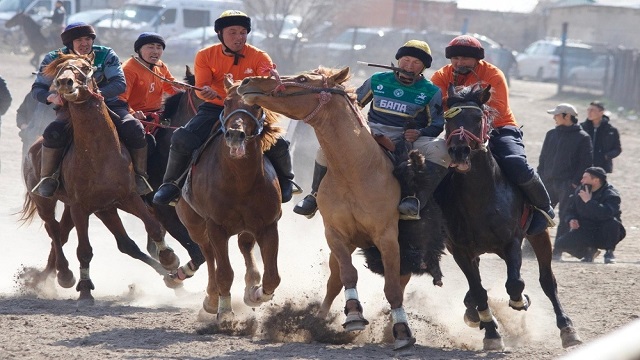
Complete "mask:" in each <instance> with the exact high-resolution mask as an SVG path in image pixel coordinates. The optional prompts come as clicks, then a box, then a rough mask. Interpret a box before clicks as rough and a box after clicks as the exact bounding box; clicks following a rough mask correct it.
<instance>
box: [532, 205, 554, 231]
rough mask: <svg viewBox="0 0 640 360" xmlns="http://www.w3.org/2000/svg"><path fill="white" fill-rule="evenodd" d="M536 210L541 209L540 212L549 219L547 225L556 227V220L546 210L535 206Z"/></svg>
mask: <svg viewBox="0 0 640 360" xmlns="http://www.w3.org/2000/svg"><path fill="white" fill-rule="evenodd" d="M533 209H534V210H536V211H539V212H540V213H542V216H544V218H545V219H547V227H554V226H556V222H555V221H553V219H552V218H551V216H549V214H547V212H546V211H544V210H542V209H540V208H539V207H535V206H534V207H533Z"/></svg>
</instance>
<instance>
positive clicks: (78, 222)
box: [70, 206, 95, 306]
mask: <svg viewBox="0 0 640 360" xmlns="http://www.w3.org/2000/svg"><path fill="white" fill-rule="evenodd" d="M70 211H71V218H72V219H73V223H74V224H75V226H76V233H77V235H78V249H77V250H76V254H77V256H78V261H79V262H80V281H78V285H77V286H76V291H79V292H80V297H79V298H78V306H85V305H93V304H94V302H95V301H94V299H93V295H91V290H94V289H95V287H94V286H93V282H92V281H91V277H90V275H89V264H90V263H91V259H92V258H93V249H92V248H91V243H89V214H88V213H86V212H85V211H84V210H83V209H82V208H81V207H80V206H72V207H71V208H70Z"/></svg>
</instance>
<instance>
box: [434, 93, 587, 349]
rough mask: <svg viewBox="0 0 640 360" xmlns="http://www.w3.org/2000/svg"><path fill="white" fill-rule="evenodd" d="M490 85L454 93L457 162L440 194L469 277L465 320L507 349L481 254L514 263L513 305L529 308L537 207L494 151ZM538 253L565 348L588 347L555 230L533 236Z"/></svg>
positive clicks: (451, 136) (492, 345)
mask: <svg viewBox="0 0 640 360" xmlns="http://www.w3.org/2000/svg"><path fill="white" fill-rule="evenodd" d="M489 97H490V87H487V88H485V89H483V88H482V87H481V86H479V85H474V86H472V87H466V88H463V89H460V90H458V91H456V90H454V88H453V85H450V86H449V89H448V100H447V105H448V107H449V110H448V111H447V112H446V113H445V120H446V121H445V131H446V132H445V134H446V142H447V147H448V152H449V155H450V156H451V159H452V163H451V165H450V166H451V169H452V171H450V174H449V175H448V176H449V178H445V180H443V182H442V183H441V184H440V187H439V189H438V191H437V194H438V196H439V203H440V206H441V208H442V211H443V215H444V218H445V222H446V232H447V237H448V241H447V249H448V250H449V252H450V253H451V254H452V255H453V258H454V260H455V262H456V263H457V264H458V266H459V267H460V269H461V270H462V272H463V273H464V275H465V277H466V278H467V281H468V283H469V290H468V292H467V293H466V296H465V298H464V304H465V307H466V311H465V314H464V319H465V322H466V323H467V324H468V325H469V326H475V327H478V326H479V328H480V329H481V330H482V329H484V330H485V336H484V340H483V343H484V349H485V350H501V349H503V348H504V343H503V341H502V337H501V335H500V333H499V332H498V329H497V327H498V324H497V320H496V319H495V317H494V316H493V315H492V312H491V309H490V308H489V305H488V303H487V291H486V290H485V289H484V288H483V287H482V284H481V280H480V271H479V263H480V257H479V256H480V255H481V254H483V253H494V254H497V255H498V256H499V257H500V258H502V259H503V260H504V261H505V263H506V265H507V282H506V284H505V287H506V290H507V293H508V294H509V306H510V307H511V308H513V309H515V310H527V309H528V308H529V306H530V304H531V301H530V299H529V297H528V296H527V295H524V296H523V291H524V287H525V284H524V281H523V280H522V278H521V277H520V267H521V265H522V252H521V245H522V241H523V238H524V237H525V235H526V234H525V230H524V229H523V228H524V226H525V224H526V221H527V217H528V214H529V216H530V211H534V210H532V208H531V207H530V206H528V205H527V203H526V201H525V198H524V194H522V193H521V191H520V190H519V189H518V188H517V187H516V185H514V184H513V183H512V182H510V181H508V180H507V178H506V177H505V176H504V174H503V173H502V171H501V169H500V167H499V166H498V164H497V162H496V160H495V159H494V157H493V155H492V154H491V150H490V149H489V147H488V140H489V132H490V130H491V116H492V109H490V108H489V107H487V106H486V105H485V103H486V102H487V101H488V100H489ZM526 238H527V239H528V241H529V242H530V244H531V246H532V247H533V250H534V252H535V254H536V257H537V261H538V267H539V271H540V278H539V281H540V285H541V287H542V289H543V291H544V293H545V295H546V296H547V297H548V298H549V300H550V301H551V304H552V305H553V309H554V312H555V315H556V325H557V327H558V328H559V329H560V337H561V340H562V346H563V347H565V348H566V347H570V346H574V345H578V344H580V343H581V341H580V338H579V336H578V334H577V332H576V330H575V328H574V327H573V323H572V322H571V319H570V318H569V316H568V315H567V314H566V313H565V312H564V310H563V308H562V306H561V304H560V300H559V298H558V286H557V282H556V279H555V276H554V275H553V270H552V269H551V240H550V237H549V232H548V230H545V231H544V232H542V233H540V234H538V235H527V236H526Z"/></svg>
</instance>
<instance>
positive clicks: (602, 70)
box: [567, 55, 614, 89]
mask: <svg viewBox="0 0 640 360" xmlns="http://www.w3.org/2000/svg"><path fill="white" fill-rule="evenodd" d="M613 64H614V63H613V58H612V56H611V55H599V56H598V57H596V59H595V60H594V61H593V62H592V63H591V64H589V65H586V66H583V65H581V66H576V67H574V68H573V69H571V70H569V74H568V75H567V79H568V80H567V83H568V84H569V85H575V86H584V87H594V88H598V89H603V88H605V87H606V86H607V84H608V83H610V82H611V78H612V77H613Z"/></svg>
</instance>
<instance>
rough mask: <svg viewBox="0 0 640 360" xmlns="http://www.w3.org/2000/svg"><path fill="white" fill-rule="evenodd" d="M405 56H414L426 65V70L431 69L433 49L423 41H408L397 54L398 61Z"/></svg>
mask: <svg viewBox="0 0 640 360" xmlns="http://www.w3.org/2000/svg"><path fill="white" fill-rule="evenodd" d="M403 56H413V57H414V58H417V59H419V60H420V61H422V63H423V64H424V67H425V68H429V67H431V61H432V60H433V59H432V57H431V49H430V48H429V44H427V43H426V42H424V41H421V40H409V41H407V42H406V43H405V44H404V45H403V46H402V47H401V48H400V49H398V52H397V53H396V60H400V58H401V57H403Z"/></svg>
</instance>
